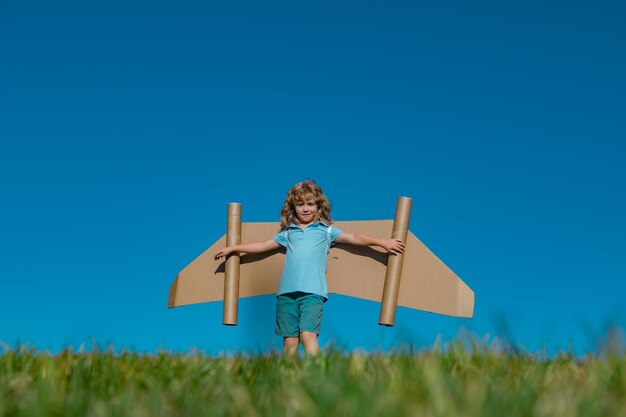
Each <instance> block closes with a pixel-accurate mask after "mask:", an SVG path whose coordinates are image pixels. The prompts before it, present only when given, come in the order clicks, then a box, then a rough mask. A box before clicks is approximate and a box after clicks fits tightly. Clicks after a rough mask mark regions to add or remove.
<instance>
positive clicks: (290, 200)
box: [280, 179, 333, 230]
mask: <svg viewBox="0 0 626 417" xmlns="http://www.w3.org/2000/svg"><path fill="white" fill-rule="evenodd" d="M309 195H310V196H312V197H313V199H314V200H315V202H316V203H317V215H316V216H315V220H314V221H322V222H324V223H326V224H328V225H330V224H331V223H332V222H333V220H332V218H331V217H330V209H331V207H330V202H329V201H328V197H326V195H324V192H323V191H322V188H321V187H320V186H319V185H317V184H316V183H315V181H313V180H311V179H308V180H305V181H302V182H299V183H297V184H296V185H294V186H293V187H291V188H290V189H289V191H288V192H287V198H286V199H285V203H284V204H283V209H282V210H281V211H280V230H285V229H286V228H287V227H289V225H290V224H292V223H293V224H298V223H299V220H298V217H297V216H296V203H298V202H301V201H304V200H305V199H306V198H307V197H308V196H309Z"/></svg>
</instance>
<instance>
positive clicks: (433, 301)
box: [168, 220, 474, 325]
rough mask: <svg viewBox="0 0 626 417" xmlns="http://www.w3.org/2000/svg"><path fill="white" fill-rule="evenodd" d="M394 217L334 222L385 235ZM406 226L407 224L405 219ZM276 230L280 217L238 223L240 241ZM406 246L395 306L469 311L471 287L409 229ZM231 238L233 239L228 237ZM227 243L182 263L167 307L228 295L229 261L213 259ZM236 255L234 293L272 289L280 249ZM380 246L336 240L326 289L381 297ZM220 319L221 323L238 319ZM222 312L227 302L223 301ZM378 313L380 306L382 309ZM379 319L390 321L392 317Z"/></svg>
mask: <svg viewBox="0 0 626 417" xmlns="http://www.w3.org/2000/svg"><path fill="white" fill-rule="evenodd" d="M394 224H395V223H394V221H393V220H375V221H338V222H334V223H333V226H334V227H337V228H339V229H341V230H343V231H344V232H348V233H363V234H367V235H371V236H378V237H386V236H392V235H393V233H394ZM407 227H408V224H407ZM278 230H279V224H278V223H241V224H240V230H238V236H237V237H238V238H240V239H239V241H241V242H243V243H246V242H255V241H264V240H268V239H271V238H272V237H273V236H274V235H275V234H276V233H277V232H278ZM407 232H408V233H406V235H405V236H406V239H403V240H404V241H405V244H406V248H405V252H404V255H402V257H403V258H404V259H403V261H402V265H401V266H400V272H399V277H398V278H399V282H398V284H397V285H398V287H397V288H396V289H395V292H396V297H397V298H396V299H394V300H393V304H392V308H393V314H395V303H397V305H399V306H403V307H408V308H413V309H418V310H423V311H428V312H432V313H438V314H444V315H448V316H456V317H472V315H473V311H474V292H473V291H472V290H471V289H470V288H469V287H468V286H467V285H466V284H465V283H464V282H463V281H462V280H461V279H460V278H459V277H458V276H457V275H456V274H455V273H454V272H453V271H452V270H451V269H450V268H448V267H447V266H446V265H445V264H444V263H443V262H442V261H441V260H439V258H437V257H436V256H435V255H434V254H433V253H432V252H431V251H430V250H429V249H428V248H427V247H426V246H425V245H424V244H423V243H422V242H421V241H420V240H419V239H418V238H417V237H416V236H415V235H414V234H413V233H411V232H410V231H407ZM231 244H232V243H231ZM231 244H228V245H227V235H225V236H222V237H221V238H220V239H219V240H218V241H217V242H215V243H214V244H213V245H212V246H211V247H210V248H208V249H207V250H206V251H205V252H204V253H202V254H201V255H200V256H199V257H198V258H196V259H195V260H194V261H193V262H192V263H191V264H189V265H188V266H187V267H185V268H184V269H183V270H182V271H180V273H179V274H178V276H177V277H176V279H175V280H174V282H173V283H172V285H171V287H170V293H169V301H168V307H170V308H171V307H178V306H183V305H188V304H196V303H204V302H211V301H221V300H225V304H226V300H227V298H228V294H227V293H228V292H232V291H233V290H232V289H229V284H228V282H227V277H226V275H227V270H228V265H226V264H227V263H228V261H223V260H215V259H214V256H215V253H216V252H217V251H218V250H219V249H222V248H223V247H225V246H230V245H231ZM236 258H238V259H237V260H238V262H239V265H238V274H239V276H238V279H237V281H238V282H237V285H238V288H236V287H235V288H234V291H235V292H236V293H238V294H236V297H237V298H243V297H253V296H257V295H265V294H274V293H276V290H277V288H278V281H279V279H280V275H281V272H282V269H283V265H284V262H285V254H284V249H279V250H276V251H274V252H270V253H264V254H246V255H242V256H237V257H236ZM394 258H398V256H397V255H390V254H388V253H387V252H385V251H384V250H382V249H378V248H376V249H374V248H371V247H361V246H353V245H345V244H337V245H335V246H333V247H332V248H331V249H330V252H329V255H328V267H327V280H328V291H329V293H336V294H342V295H347V296H351V297H357V298H363V299H366V300H372V301H378V302H380V301H381V300H383V304H384V302H385V301H384V293H385V292H387V288H386V284H385V283H386V273H387V274H388V272H389V271H388V264H390V262H391V261H396V259H394ZM234 314H235V318H234V319H232V320H231V322H227V320H226V319H225V320H224V324H236V302H235V313H234ZM225 317H226V305H225ZM381 317H382V310H381ZM380 324H384V325H393V315H392V317H391V320H390V322H383V321H382V319H381V322H380Z"/></svg>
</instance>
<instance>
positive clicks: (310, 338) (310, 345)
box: [296, 332, 320, 356]
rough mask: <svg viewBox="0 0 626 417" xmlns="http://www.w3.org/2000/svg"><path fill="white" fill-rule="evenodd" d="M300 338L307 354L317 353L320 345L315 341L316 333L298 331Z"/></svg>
mask: <svg viewBox="0 0 626 417" xmlns="http://www.w3.org/2000/svg"><path fill="white" fill-rule="evenodd" d="M300 340H301V341H302V346H304V351H305V352H306V353H307V355H313V356H315V355H317V354H318V353H319V351H320V345H319V343H318V342H317V334H315V333H313V332H302V333H300ZM296 348H297V345H296Z"/></svg>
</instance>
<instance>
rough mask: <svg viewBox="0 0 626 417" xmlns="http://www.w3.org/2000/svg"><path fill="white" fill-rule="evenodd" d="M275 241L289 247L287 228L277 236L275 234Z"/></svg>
mask: <svg viewBox="0 0 626 417" xmlns="http://www.w3.org/2000/svg"><path fill="white" fill-rule="evenodd" d="M274 242H276V243H278V244H279V245H280V246H284V247H285V248H286V247H287V230H286V229H285V230H282V231H281V232H280V233H278V234H277V235H276V236H274Z"/></svg>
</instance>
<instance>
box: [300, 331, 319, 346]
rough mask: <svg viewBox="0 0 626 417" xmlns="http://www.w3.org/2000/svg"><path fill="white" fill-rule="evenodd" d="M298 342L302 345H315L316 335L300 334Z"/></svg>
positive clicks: (311, 333)
mask: <svg viewBox="0 0 626 417" xmlns="http://www.w3.org/2000/svg"><path fill="white" fill-rule="evenodd" d="M300 340H301V341H302V343H304V344H309V343H316V342H317V334H316V333H313V332H302V333H300Z"/></svg>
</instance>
